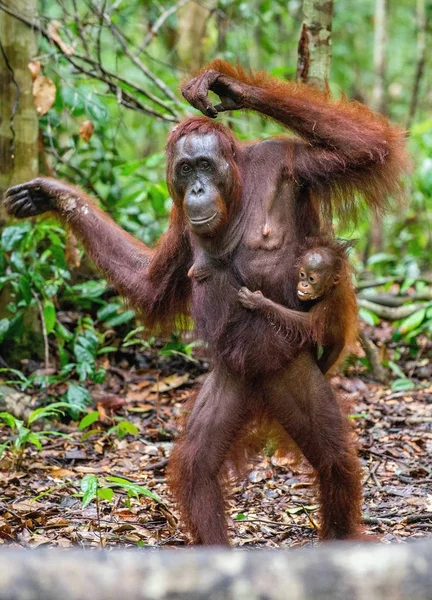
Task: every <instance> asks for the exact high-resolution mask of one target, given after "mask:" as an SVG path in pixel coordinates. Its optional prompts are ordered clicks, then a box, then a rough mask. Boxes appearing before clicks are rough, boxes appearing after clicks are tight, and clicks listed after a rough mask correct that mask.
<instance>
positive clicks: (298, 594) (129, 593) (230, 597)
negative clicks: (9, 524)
mask: <svg viewBox="0 0 432 600" xmlns="http://www.w3.org/2000/svg"><path fill="white" fill-rule="evenodd" d="M0 564H1V569H0V600H42V599H43V600H59V599H61V600H82V599H84V598H91V599H92V600H118V598H125V599H126V598H127V600H168V599H169V600H192V599H198V598H206V600H220V599H222V598H224V599H226V600H316V599H318V598H319V599H320V600H335V599H337V598H349V599H350V600H364V599H366V598H367V599H368V600H388V599H389V598H392V599H393V598H395V599H396V598H397V599H398V600H420V599H422V600H428V599H430V598H432V592H431V590H432V569H431V568H430V565H431V564H432V542H431V541H430V540H429V541H424V542H413V543H412V544H394V545H391V546H384V545H381V544H370V543H369V544H363V545H361V544H349V543H348V542H343V543H339V544H337V543H334V544H326V545H325V546H322V547H318V548H308V549H304V550H254V551H247V550H228V549H226V550H224V549H214V548H213V549H210V548H205V549H203V548H201V549H199V548H190V549H187V550H166V551H161V550H159V551H155V550H153V551H150V550H147V551H146V550H144V551H142V550H141V551H138V550H135V551H133V550H129V551H123V552H121V551H118V550H117V551H113V552H84V551H76V550H72V551H66V550H60V551H59V550H42V551H41V550H40V549H37V550H30V551H29V550H17V549H13V550H2V551H0Z"/></svg>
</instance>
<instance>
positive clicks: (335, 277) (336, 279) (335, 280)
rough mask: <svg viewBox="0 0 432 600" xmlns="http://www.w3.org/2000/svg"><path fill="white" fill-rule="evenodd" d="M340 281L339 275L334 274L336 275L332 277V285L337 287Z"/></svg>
mask: <svg viewBox="0 0 432 600" xmlns="http://www.w3.org/2000/svg"><path fill="white" fill-rule="evenodd" d="M340 280H341V275H340V273H336V275H334V276H333V285H337V284H338V283H339V281H340Z"/></svg>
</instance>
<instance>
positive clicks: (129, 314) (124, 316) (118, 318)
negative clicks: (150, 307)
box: [105, 310, 135, 327]
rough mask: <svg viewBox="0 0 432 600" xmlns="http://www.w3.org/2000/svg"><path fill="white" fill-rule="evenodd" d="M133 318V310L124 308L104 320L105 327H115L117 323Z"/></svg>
mask: <svg viewBox="0 0 432 600" xmlns="http://www.w3.org/2000/svg"><path fill="white" fill-rule="evenodd" d="M133 318H135V311H134V310H125V311H124V312H122V313H120V314H118V315H115V316H114V317H111V318H110V319H107V320H106V321H105V325H106V326H107V327H117V326H118V325H123V323H128V322H129V321H132V319H133Z"/></svg>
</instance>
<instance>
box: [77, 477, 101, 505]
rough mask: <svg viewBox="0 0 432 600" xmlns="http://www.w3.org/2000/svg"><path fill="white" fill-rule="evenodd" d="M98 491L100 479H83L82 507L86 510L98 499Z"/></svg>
mask: <svg viewBox="0 0 432 600" xmlns="http://www.w3.org/2000/svg"><path fill="white" fill-rule="evenodd" d="M97 489H98V479H97V477H95V476H94V475H85V476H84V477H83V478H82V479H81V491H82V493H83V497H82V507H83V508H85V507H86V506H88V505H89V504H90V502H91V501H92V500H94V498H95V497H96V493H97Z"/></svg>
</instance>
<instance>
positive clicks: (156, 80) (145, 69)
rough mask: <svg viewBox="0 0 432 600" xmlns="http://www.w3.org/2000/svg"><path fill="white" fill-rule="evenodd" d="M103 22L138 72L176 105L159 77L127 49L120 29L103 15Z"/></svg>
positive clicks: (175, 99)
mask: <svg viewBox="0 0 432 600" xmlns="http://www.w3.org/2000/svg"><path fill="white" fill-rule="evenodd" d="M104 18H105V21H106V22H107V24H108V27H109V28H110V30H111V33H112V34H113V36H114V37H115V38H116V40H117V41H118V42H119V44H120V46H121V47H122V48H123V50H124V52H125V54H126V56H128V57H129V58H130V59H131V61H132V62H133V63H134V64H135V65H136V66H137V67H138V69H140V71H141V72H142V73H143V74H144V75H145V76H146V77H148V78H149V79H150V80H151V81H153V83H154V84H155V85H156V86H157V87H158V88H159V89H160V90H162V91H163V92H164V94H165V95H166V96H168V98H169V99H170V100H172V101H173V102H175V103H176V104H178V100H177V98H176V97H175V95H174V94H173V93H172V91H171V90H170V89H169V87H168V86H167V85H165V83H164V82H163V81H162V80H161V79H159V77H157V76H156V75H155V74H154V73H152V72H151V71H150V69H149V68H148V67H146V66H145V64H144V63H142V62H141V61H140V59H139V58H137V57H136V56H135V55H134V54H133V53H132V52H131V50H130V49H129V46H128V43H127V41H126V39H125V37H124V35H123V33H122V32H121V31H120V29H118V27H117V26H116V25H114V23H113V22H112V21H111V19H110V18H109V16H108V15H106V14H105V15H104Z"/></svg>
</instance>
